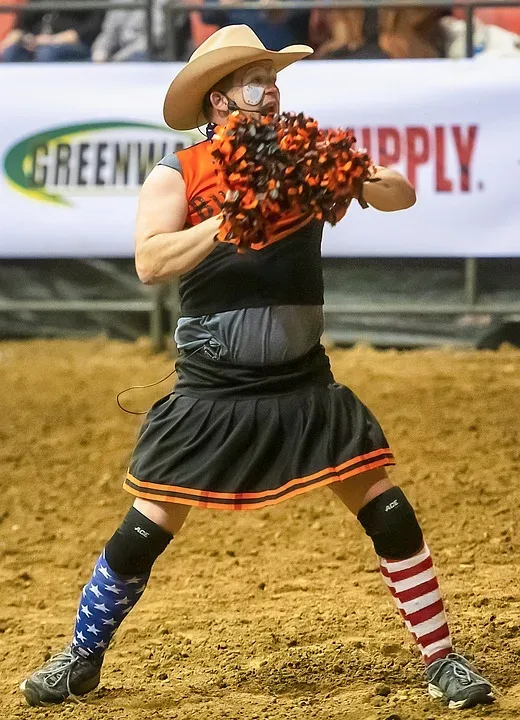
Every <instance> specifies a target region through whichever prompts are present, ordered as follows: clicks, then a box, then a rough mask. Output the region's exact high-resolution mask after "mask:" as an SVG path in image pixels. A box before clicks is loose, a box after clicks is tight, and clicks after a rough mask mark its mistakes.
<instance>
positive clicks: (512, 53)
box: [442, 17, 520, 59]
mask: <svg viewBox="0 0 520 720" xmlns="http://www.w3.org/2000/svg"><path fill="white" fill-rule="evenodd" d="M442 27H443V30H444V33H445V43H446V56H447V57H449V58H452V59H458V58H463V57H465V56H466V22H465V21H464V20H459V19H457V18H456V17H446V18H443V20H442ZM473 54H474V56H475V57H476V58H488V57H520V35H518V34H517V33H514V32H510V31H509V30H504V28H502V27H498V26H497V25H485V24H484V23H483V22H481V21H480V20H478V19H475V21H474V25H473Z"/></svg>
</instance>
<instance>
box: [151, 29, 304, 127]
mask: <svg viewBox="0 0 520 720" xmlns="http://www.w3.org/2000/svg"><path fill="white" fill-rule="evenodd" d="M312 52H313V50H312V48H310V47H308V46H307V45H289V47H286V48H283V49H282V50H279V51H278V52H276V51H274V50H267V48H266V47H264V45H263V44H262V42H261V41H260V39H259V38H258V37H257V36H256V35H255V33H254V32H253V31H252V30H251V28H249V27H248V26H247V25H229V26H228V27H224V28H221V29H220V30H217V31H216V32H215V33H213V35H211V36H210V37H209V38H208V39H207V40H205V41H204V42H203V43H202V45H200V46H199V47H198V48H197V49H196V50H195V52H194V53H193V55H192V56H191V57H190V59H189V60H188V63H187V64H186V65H185V66H184V67H183V68H182V70H181V71H180V72H179V74H178V75H177V76H176V77H175V78H174V80H173V82H172V84H171V85H170V87H169V89H168V92H167V93H166V98H165V100H164V109H163V114H164V119H165V121H166V124H167V125H169V126H170V127H171V128H173V129H174V130H192V129H193V128H196V127H198V126H199V125H201V124H203V123H205V122H208V120H209V118H207V117H205V116H204V112H203V109H202V106H203V102H204V97H205V95H206V93H208V92H209V91H210V90H211V88H212V87H213V86H214V85H216V84H217V83H218V82H219V81H220V80H222V79H223V78H225V77H226V75H229V74H230V73H232V72H234V71H235V70H238V69H239V68H241V67H244V66H245V65H249V64H250V63H253V62H258V61H259V60H272V62H273V65H274V68H275V70H276V71H277V72H279V71H280V70H283V69H284V68H286V67H287V66H288V65H291V63H294V62H296V61H297V60H301V59H302V58H304V57H306V56H307V55H311V54H312Z"/></svg>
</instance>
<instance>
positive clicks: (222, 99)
mask: <svg viewBox="0 0 520 720" xmlns="http://www.w3.org/2000/svg"><path fill="white" fill-rule="evenodd" d="M209 102H210V104H211V107H213V108H215V110H221V111H226V110H227V109H228V100H227V98H226V96H225V95H224V93H221V92H220V91H219V90H214V91H213V92H212V93H210V96H209Z"/></svg>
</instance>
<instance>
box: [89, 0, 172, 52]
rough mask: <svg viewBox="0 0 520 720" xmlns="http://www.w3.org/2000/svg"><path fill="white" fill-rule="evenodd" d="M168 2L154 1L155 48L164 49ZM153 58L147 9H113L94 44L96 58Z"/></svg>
mask: <svg viewBox="0 0 520 720" xmlns="http://www.w3.org/2000/svg"><path fill="white" fill-rule="evenodd" d="M112 1H113V2H117V1H118V0H112ZM167 2H168V0H154V2H153V5H152V35H153V44H154V48H153V49H154V50H155V51H162V50H164V45H165V35H166V17H165V12H164V9H165V5H166V3H167ZM149 59H150V58H149V56H148V42H147V36H146V13H145V11H144V9H143V8H136V9H135V10H109V11H108V12H107V14H106V15H105V19H104V21H103V27H102V29H101V33H100V34H99V35H98V36H97V38H96V40H95V41H94V44H93V45H92V60H93V61H94V62H107V61H113V62H122V61H127V62H137V61H142V60H149Z"/></svg>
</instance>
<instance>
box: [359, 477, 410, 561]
mask: <svg viewBox="0 0 520 720" xmlns="http://www.w3.org/2000/svg"><path fill="white" fill-rule="evenodd" d="M357 517H358V520H359V522H360V523H361V525H362V526H363V527H364V529H365V532H366V534H367V535H368V536H369V537H370V538H371V539H372V542H373V543H374V548H375V550H376V553H377V554H378V555H379V557H383V558H386V559H387V560H405V559H406V558H409V557H412V555H416V554H417V553H418V552H419V550H420V549H421V548H422V546H423V534H422V530H421V528H420V525H419V523H418V522H417V518H416V517H415V512H414V509H413V507H412V506H411V505H410V503H409V502H408V500H407V499H406V496H405V494H404V493H403V491H402V490H401V489H400V488H397V487H393V488H390V490H386V491H385V492H384V493H381V495H378V496H377V497H376V498H374V499H373V500H370V502H368V503H367V504H366V505H365V506H364V507H362V508H361V510H360V511H359V513H358V516H357Z"/></svg>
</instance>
